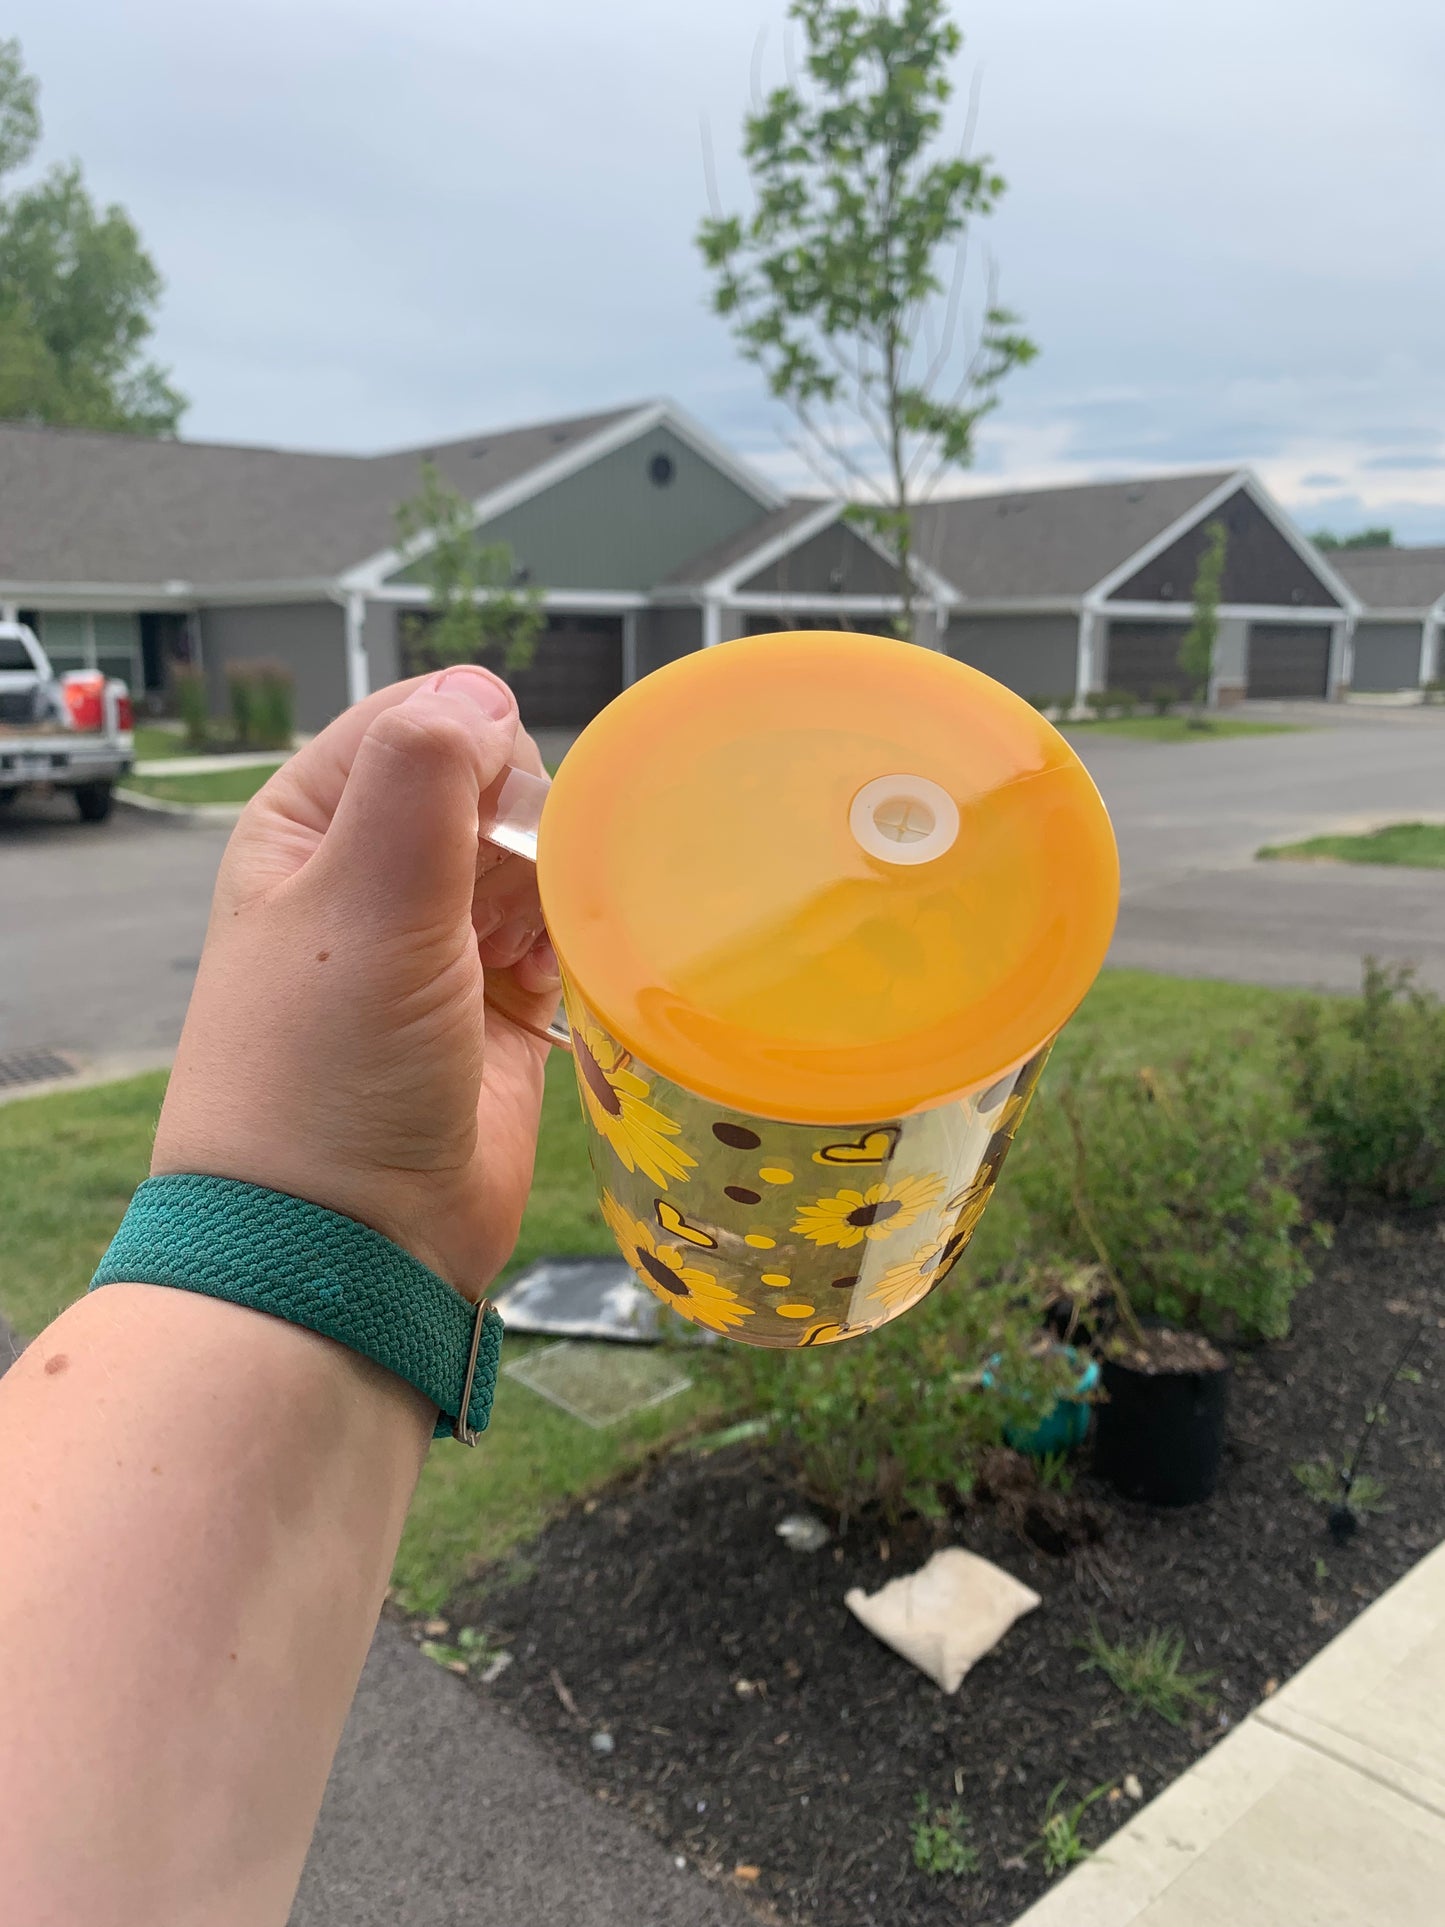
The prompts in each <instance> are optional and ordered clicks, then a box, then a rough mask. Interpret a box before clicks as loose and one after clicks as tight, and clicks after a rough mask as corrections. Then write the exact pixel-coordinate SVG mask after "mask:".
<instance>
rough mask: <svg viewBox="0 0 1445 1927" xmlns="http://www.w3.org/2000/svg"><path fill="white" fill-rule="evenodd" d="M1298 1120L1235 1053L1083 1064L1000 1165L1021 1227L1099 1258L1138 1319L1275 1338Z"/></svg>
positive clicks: (1299, 1269)
mask: <svg viewBox="0 0 1445 1927" xmlns="http://www.w3.org/2000/svg"><path fill="white" fill-rule="evenodd" d="M1297 1130H1298V1118H1297V1115H1296V1113H1295V1112H1294V1110H1293V1108H1292V1106H1291V1105H1290V1104H1289V1102H1288V1100H1287V1098H1286V1097H1285V1096H1283V1095H1282V1094H1281V1092H1280V1089H1279V1087H1278V1084H1277V1082H1276V1081H1274V1080H1263V1079H1261V1078H1260V1077H1259V1075H1258V1070H1257V1066H1256V1065H1254V1064H1251V1063H1250V1062H1249V1060H1248V1059H1247V1058H1246V1057H1244V1056H1243V1055H1235V1056H1230V1055H1227V1054H1225V1053H1222V1052H1219V1051H1218V1050H1215V1051H1212V1052H1208V1051H1204V1050H1200V1051H1196V1052H1194V1053H1193V1054H1191V1055H1190V1056H1189V1057H1187V1058H1185V1059H1184V1061H1183V1062H1182V1063H1180V1064H1179V1065H1177V1066H1176V1067H1175V1068H1173V1069H1172V1070H1169V1071H1157V1070H1151V1069H1148V1068H1144V1069H1140V1070H1134V1069H1101V1068H1099V1067H1097V1066H1092V1065H1089V1064H1087V1063H1086V1064H1084V1065H1081V1066H1079V1067H1077V1068H1076V1069H1075V1070H1074V1071H1073V1073H1072V1075H1071V1076H1070V1077H1068V1078H1067V1079H1066V1080H1065V1081H1063V1082H1062V1083H1059V1082H1055V1083H1054V1084H1053V1085H1052V1087H1051V1088H1050V1090H1049V1092H1048V1095H1047V1099H1046V1101H1044V1102H1042V1103H1040V1104H1039V1105H1038V1106H1037V1107H1036V1108H1035V1111H1034V1115H1033V1117H1032V1119H1031V1121H1030V1144H1029V1147H1028V1149H1029V1155H1028V1157H1027V1158H1021V1159H1020V1160H1019V1163H1018V1165H1017V1167H1016V1168H1015V1169H1014V1170H1013V1172H1012V1173H1011V1176H1012V1179H1013V1184H1014V1187H1015V1191H1016V1195H1017V1196H1018V1199H1019V1201H1020V1203H1021V1204H1022V1205H1023V1207H1024V1208H1025V1210H1026V1211H1027V1212H1028V1214H1029V1222H1030V1239H1031V1242H1032V1243H1033V1244H1034V1246H1035V1248H1036V1249H1037V1250H1038V1251H1039V1252H1040V1253H1042V1254H1048V1253H1050V1252H1054V1253H1057V1254H1058V1255H1059V1256H1061V1257H1064V1258H1067V1259H1071V1260H1073V1261H1075V1262H1077V1263H1079V1264H1088V1263H1091V1262H1093V1263H1099V1264H1102V1265H1103V1266H1105V1268H1106V1270H1107V1271H1108V1272H1109V1273H1110V1274H1111V1275H1112V1276H1113V1277H1114V1278H1115V1279H1117V1281H1118V1282H1119V1284H1120V1285H1122V1287H1123V1289H1124V1291H1125V1293H1126V1294H1127V1297H1128V1300H1129V1302H1130V1304H1132V1306H1133V1308H1134V1310H1135V1312H1136V1313H1137V1314H1138V1315H1139V1316H1140V1317H1155V1318H1161V1319H1164V1320H1166V1321H1167V1322H1168V1323H1170V1324H1176V1325H1183V1326H1185V1327H1187V1328H1189V1329H1191V1330H1194V1331H1201V1332H1204V1333H1205V1334H1207V1335H1208V1336H1209V1337H1211V1338H1278V1337H1281V1336H1282V1335H1283V1334H1284V1333H1285V1332H1287V1331H1288V1329H1289V1308H1290V1301H1291V1299H1292V1298H1293V1297H1294V1294H1295V1292H1296V1291H1297V1290H1298V1289H1299V1287H1300V1286H1301V1285H1302V1284H1303V1283H1304V1281H1305V1278H1306V1276H1307V1272H1306V1267H1305V1262H1304V1259H1303V1257H1302V1256H1301V1254H1300V1252H1299V1251H1298V1249H1297V1248H1296V1245H1295V1242H1294V1240H1293V1238H1292V1236H1291V1233H1292V1232H1293V1230H1294V1227H1295V1225H1296V1224H1297V1223H1298V1221H1299V1217H1300V1206H1299V1201H1298V1199H1297V1198H1296V1196H1295V1194H1294V1192H1293V1190H1292V1189H1291V1187H1290V1179H1291V1177H1292V1175H1293V1172H1294V1170H1295V1168H1296V1166H1297V1163H1298V1152H1297V1150H1296V1146H1295V1141H1294V1140H1295V1135H1296V1133H1297Z"/></svg>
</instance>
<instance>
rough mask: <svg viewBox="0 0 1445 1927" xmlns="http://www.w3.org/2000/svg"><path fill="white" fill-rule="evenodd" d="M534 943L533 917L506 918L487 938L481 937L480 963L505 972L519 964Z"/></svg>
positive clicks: (535, 923)
mask: <svg viewBox="0 0 1445 1927" xmlns="http://www.w3.org/2000/svg"><path fill="white" fill-rule="evenodd" d="M536 941H537V919H536V918H535V917H508V919H507V920H506V922H505V923H502V924H498V926H497V928H496V929H495V930H493V931H492V932H491V934H490V935H489V936H486V937H483V939H482V941H481V943H480V945H479V946H478V954H479V955H480V957H481V959H482V962H483V963H484V964H490V965H491V967H492V968H493V969H494V970H505V969H506V968H507V967H508V965H510V964H514V963H518V962H520V961H521V959H522V958H523V957H525V956H526V954H527V952H528V951H529V950H530V949H531V948H532V945H533V944H534V943H535V942H536Z"/></svg>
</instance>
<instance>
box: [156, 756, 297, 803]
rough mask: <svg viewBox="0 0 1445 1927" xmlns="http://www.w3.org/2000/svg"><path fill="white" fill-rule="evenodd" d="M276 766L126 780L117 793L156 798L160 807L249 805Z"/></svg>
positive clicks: (270, 764) (272, 773)
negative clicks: (137, 793)
mask: <svg viewBox="0 0 1445 1927" xmlns="http://www.w3.org/2000/svg"><path fill="white" fill-rule="evenodd" d="M275 771H276V764H275V763H269V764H261V765H259V766H258V767H255V768H251V769H207V770H202V771H201V772H200V774H199V775H197V776H126V777H123V778H122V779H121V789H122V790H131V791H137V792H139V794H140V795H142V796H154V797H157V798H158V799H159V800H160V801H161V802H163V803H249V802H250V800H251V798H252V797H253V796H254V795H255V794H256V792H257V790H258V789H260V787H261V785H262V784H263V783H265V782H266V781H267V780H268V779H269V778H270V777H271V776H273V775H274V774H275Z"/></svg>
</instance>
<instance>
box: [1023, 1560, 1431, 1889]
mask: <svg viewBox="0 0 1445 1927" xmlns="http://www.w3.org/2000/svg"><path fill="white" fill-rule="evenodd" d="M1441 1920H1445V1545H1441V1546H1439V1547H1437V1548H1436V1550H1435V1551H1434V1552H1433V1553H1431V1554H1430V1555H1429V1557H1428V1558H1426V1559H1424V1560H1422V1561H1421V1563H1420V1564H1419V1565H1418V1566H1416V1567H1415V1569H1414V1571H1413V1572H1410V1573H1407V1574H1406V1576H1405V1577H1404V1578H1403V1579H1402V1580H1401V1581H1400V1582H1399V1584H1398V1585H1396V1586H1393V1587H1392V1588H1391V1589H1390V1591H1389V1592H1387V1593H1385V1594H1384V1595H1383V1596H1382V1597H1381V1598H1379V1599H1377V1600H1376V1601H1375V1604H1374V1605H1373V1606H1371V1607H1370V1608H1369V1609H1368V1610H1367V1611H1366V1612H1364V1613H1362V1614H1361V1615H1360V1617H1359V1618H1358V1619H1357V1620H1356V1621H1355V1622H1354V1624H1353V1625H1351V1626H1349V1627H1347V1628H1346V1630H1345V1631H1344V1632H1343V1633H1341V1634H1340V1635H1339V1637H1338V1638H1337V1639H1335V1640H1332V1641H1331V1643H1330V1644H1329V1645H1328V1646H1327V1647H1326V1648H1325V1649H1324V1651H1323V1652H1322V1653H1320V1654H1318V1655H1317V1657H1316V1658H1314V1659H1313V1660H1311V1662H1310V1664H1309V1665H1308V1666H1306V1667H1305V1668H1304V1669H1303V1671H1302V1672H1299V1673H1297V1674H1296V1675H1295V1677H1294V1678H1293V1679H1292V1680H1291V1681H1290V1682H1289V1684H1288V1685H1287V1686H1285V1687H1284V1688H1283V1689H1282V1690H1281V1691H1280V1692H1278V1693H1277V1694H1275V1695H1274V1697H1273V1698H1272V1699H1268V1700H1265V1701H1264V1702H1263V1703H1262V1705H1260V1706H1259V1707H1257V1708H1256V1709H1255V1711H1254V1712H1253V1713H1252V1714H1251V1715H1250V1716H1249V1718H1248V1719H1247V1720H1245V1721H1244V1723H1243V1725H1241V1726H1240V1727H1239V1728H1238V1729H1237V1730H1236V1731H1235V1732H1234V1733H1232V1734H1231V1735H1230V1736H1229V1738H1228V1739H1226V1740H1222V1741H1221V1742H1220V1744H1219V1745H1218V1746H1216V1747H1215V1748H1214V1750H1213V1751H1212V1752H1211V1753H1208V1754H1206V1755H1205V1757H1204V1758H1203V1759H1202V1760H1200V1761H1199V1763H1198V1764H1197V1765H1196V1766H1193V1767H1191V1768H1190V1770H1189V1771H1188V1772H1187V1773H1186V1774H1184V1775H1183V1777H1182V1778H1180V1779H1178V1780H1176V1781H1175V1782H1174V1784H1173V1785H1172V1786H1171V1787H1169V1788H1168V1789H1167V1790H1166V1791H1165V1792H1164V1793H1162V1794H1161V1795H1160V1796H1159V1798H1158V1799H1157V1800H1155V1801H1154V1802H1153V1803H1152V1804H1151V1805H1149V1806H1147V1807H1145V1808H1144V1810H1143V1811H1142V1812H1141V1813H1139V1814H1137V1815H1136V1816H1135V1818H1134V1819H1133V1820H1131V1821H1130V1822H1129V1824H1128V1826H1126V1827H1123V1828H1121V1829H1120V1831H1119V1832H1118V1833H1116V1834H1115V1835H1114V1837H1113V1839H1112V1840H1110V1841H1109V1842H1108V1844H1107V1845H1106V1846H1104V1847H1101V1848H1100V1850H1099V1852H1098V1853H1097V1854H1096V1855H1095V1856H1094V1858H1093V1859H1092V1860H1088V1861H1086V1862H1085V1863H1084V1864H1083V1865H1082V1866H1080V1867H1078V1868H1076V1869H1075V1871H1074V1872H1073V1873H1071V1874H1070V1875H1069V1876H1068V1878H1067V1879H1066V1880H1063V1881H1061V1882H1060V1883H1059V1885H1058V1886H1057V1887H1055V1888H1054V1889H1053V1890H1052V1892H1050V1893H1048V1894H1046V1895H1045V1897H1044V1898H1043V1899H1042V1900H1041V1901H1039V1902H1038V1903H1037V1904H1036V1905H1035V1906H1033V1907H1031V1908H1030V1909H1029V1911H1028V1912H1027V1913H1026V1914H1024V1915H1022V1916H1021V1918H1020V1919H1019V1920H1018V1921H1017V1922H1016V1923H1015V1927H1215V1923H1221V1927H1222V1923H1226V1922H1227V1923H1228V1927H1438V1923H1439V1922H1440V1921H1441Z"/></svg>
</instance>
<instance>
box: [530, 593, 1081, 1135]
mask: <svg viewBox="0 0 1445 1927" xmlns="http://www.w3.org/2000/svg"><path fill="white" fill-rule="evenodd" d="M880 778H902V779H909V780H913V779H921V780H922V783H923V785H924V786H925V787H926V786H928V785H937V786H938V787H939V788H940V789H941V790H942V791H944V792H946V797H945V799H944V800H943V808H944V811H945V812H947V811H948V810H949V809H950V805H949V804H948V801H947V799H948V798H951V799H952V803H953V804H956V806H957V813H958V822H957V833H956V835H954V836H953V837H952V839H951V841H949V842H948V844H947V847H944V848H942V849H941V851H940V853H939V854H937V855H935V856H933V857H931V858H930V859H929V860H926V861H923V862H908V861H906V860H900V861H890V860H886V859H884V858H882V857H880V856H878V855H875V854H873V853H871V851H870V850H869V849H868V848H865V847H864V846H863V844H862V843H860V841H859V837H858V834H857V831H856V823H857V814H856V810H855V807H854V806H855V801H858V800H860V799H859V792H860V791H862V790H863V789H864V787H865V786H866V785H869V784H877V783H878V779H880ZM882 787H883V788H884V789H885V790H886V789H887V787H888V786H887V785H883V786H882ZM905 787H906V785H905ZM929 793H930V794H934V795H935V796H936V792H934V791H930V792H929ZM869 794H870V795H872V794H873V792H870V793H869ZM894 814H895V818H896V816H897V812H896V811H895V813H894ZM925 820H927V819H926V813H925ZM874 840H875V842H876V838H875V839H874ZM539 841H540V858H539V864H538V870H539V881H540V886H541V892H542V905H543V910H544V912H545V914H546V918H547V926H548V929H549V931H550V932H551V935H552V940H553V943H554V944H555V945H556V948H557V953H558V956H559V958H560V959H561V963H562V968H563V971H564V973H565V976H566V978H567V982H568V985H569V987H570V989H571V990H572V991H573V992H575V994H576V995H577V996H578V997H580V998H581V1000H582V1001H583V1002H584V1003H586V1004H587V1005H588V1006H589V1007H590V1009H591V1010H592V1012H593V1013H594V1015H595V1016H596V1017H598V1018H599V1019H600V1020H601V1022H602V1023H603V1024H604V1025H605V1026H606V1028H607V1029H608V1030H610V1031H611V1032H612V1034H613V1035H614V1036H615V1037H616V1038H617V1039H618V1041H619V1042H620V1043H622V1044H624V1045H625V1046H626V1047H627V1048H628V1049H629V1050H631V1051H632V1052H633V1053H634V1055H635V1056H636V1057H638V1058H639V1059H640V1060H641V1061H642V1062H643V1063H644V1064H646V1065H648V1066H650V1067H651V1068H652V1069H653V1070H656V1071H660V1072H661V1073H662V1074H663V1075H664V1076H665V1077H667V1078H670V1079H671V1080H672V1081H673V1082H674V1083H677V1084H682V1085H685V1086H687V1087H688V1088H690V1089H691V1090H694V1091H697V1092H699V1093H701V1094H702V1095H704V1096H706V1097H708V1098H710V1099H712V1100H713V1101H714V1102H717V1103H720V1104H724V1105H727V1106H729V1107H731V1108H733V1109H735V1110H740V1111H746V1112H750V1113H753V1114H754V1115H757V1116H761V1117H768V1118H776V1119H785V1120H789V1121H792V1122H796V1123H816V1124H849V1123H855V1122H857V1123H865V1122H869V1121H872V1120H875V1119H878V1120H881V1119H885V1118H888V1117H896V1116H900V1115H905V1114H907V1113H909V1112H913V1111H918V1110H923V1109H927V1108H929V1107H931V1106H933V1105H936V1104H941V1103H944V1102H946V1101H947V1100H949V1099H951V1098H955V1097H959V1096H962V1095H964V1094H966V1093H967V1092H969V1091H972V1090H977V1089H979V1088H980V1087H982V1086H983V1085H986V1084H989V1083H992V1082H993V1081H994V1080H995V1079H996V1078H998V1077H1000V1076H1002V1075H1003V1074H1004V1073H1005V1072H1007V1071H1009V1070H1012V1069H1013V1068H1014V1067H1015V1066H1017V1065H1018V1064H1020V1063H1021V1062H1022V1061H1023V1060H1024V1059H1025V1058H1026V1057H1028V1056H1029V1055H1030V1054H1031V1053H1032V1052H1033V1051H1035V1050H1036V1049H1037V1048H1038V1047H1039V1045H1041V1044H1042V1043H1044V1042H1045V1041H1046V1040H1047V1039H1048V1038H1050V1037H1052V1036H1053V1034H1054V1033H1055V1032H1056V1031H1057V1030H1058V1029H1059V1027H1060V1026H1061V1025H1062V1024H1063V1023H1064V1022H1065V1020H1066V1019H1067V1018H1068V1017H1069V1015H1070V1014H1071V1013H1072V1012H1073V1010H1074V1009H1075V1008H1076V1006H1077V1005H1078V1003H1079V1001H1080V1000H1081V998H1082V997H1083V995H1084V993H1085V991H1086V990H1087V989H1088V987H1089V985H1090V984H1091V983H1092V982H1093V979H1094V977H1095V974H1096V973H1097V971H1098V969H1099V966H1100V964H1101V963H1102V962H1103V959H1104V953H1105V951H1106V950H1107V948H1108V944H1109V938H1110V935H1111V933H1112V931H1113V926H1114V916H1115V911H1116V909H1117V905H1118V895H1119V866H1118V856H1117V853H1116V851H1115V847H1114V837H1113V832H1112V830H1111V828H1110V825H1109V819H1108V816H1107V814H1106V813H1105V810H1104V806H1103V803H1102V802H1101V801H1100V798H1099V794H1098V791H1097V790H1096V789H1095V788H1094V785H1093V783H1092V781H1091V780H1090V778H1089V775H1088V773H1087V771H1086V770H1085V769H1084V766H1083V764H1082V763H1081V762H1080V761H1079V759H1078V757H1077V756H1076V755H1075V754H1074V752H1073V751H1072V750H1071V749H1070V747H1069V745H1068V744H1067V743H1066V742H1065V741H1064V739H1063V737H1062V736H1060V735H1059V733H1058V732H1057V730H1055V729H1053V728H1052V727H1051V726H1050V725H1049V724H1048V723H1047V722H1045V721H1044V719H1043V718H1042V717H1041V716H1039V715H1038V714H1037V713H1036V712H1035V711H1034V710H1033V709H1031V708H1030V707H1029V705H1028V704H1027V703H1025V702H1023V701H1022V700H1021V699H1020V698H1019V697H1017V696H1015V695H1014V694H1012V692H1011V691H1009V690H1007V689H1005V688H1004V687H1003V686H1002V684H1000V683H996V682H994V681H992V680H991V678H989V677H987V676H984V675H981V674H980V673H979V672H978V671H977V670H974V669H969V668H967V667H966V666H965V665H964V664H962V663H958V662H954V661H953V660H952V659H951V658H949V657H947V656H942V655H936V654H934V653H933V652H932V651H929V650H925V649H921V648H916V647H914V646H912V645H910V644H907V643H902V642H892V641H887V640H884V639H883V638H880V637H877V636H860V635H851V634H849V635H845V634H835V633H832V632H828V631H806V632H797V631H795V632H792V633H790V634H787V635H780V636H757V637H751V638H748V639H746V640H743V641H738V642H729V643H724V644H722V645H721V646H720V647H717V648H713V649H708V650H704V651H702V652H700V653H698V654H696V655H691V656H685V657H683V658H682V659H681V660H679V661H677V662H674V663H670V664H669V665H668V666H667V667H666V668H663V669H660V670H658V671H657V672H656V673H654V674H653V675H650V676H647V677H646V678H644V680H643V681H641V682H639V683H636V684H634V686H633V687H632V688H631V689H629V690H627V691H626V692H625V693H624V694H623V695H621V696H619V697H618V698H617V700H616V701H615V702H613V703H611V704H610V705H609V706H608V707H607V708H606V709H605V710H603V711H602V713H601V715H599V716H598V717H597V718H596V720H595V721H594V722H592V723H591V724H590V725H589V726H588V728H587V729H586V730H585V731H584V732H583V734H582V736H581V737H580V738H579V739H578V741H577V743H576V744H575V745H574V747H573V748H572V750H571V751H570V753H569V754H568V756H567V758H566V761H565V762H564V763H563V765H562V767H561V769H560V771H559V772H558V775H557V778H556V781H555V782H554V784H553V786H552V791H551V794H550V796H549V797H548V800H547V804H546V807H545V810H544V811H543V816H542V829H541V835H540V839H539ZM881 847H885V848H886V847H887V846H886V843H885V844H884V845H882V846H881Z"/></svg>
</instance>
